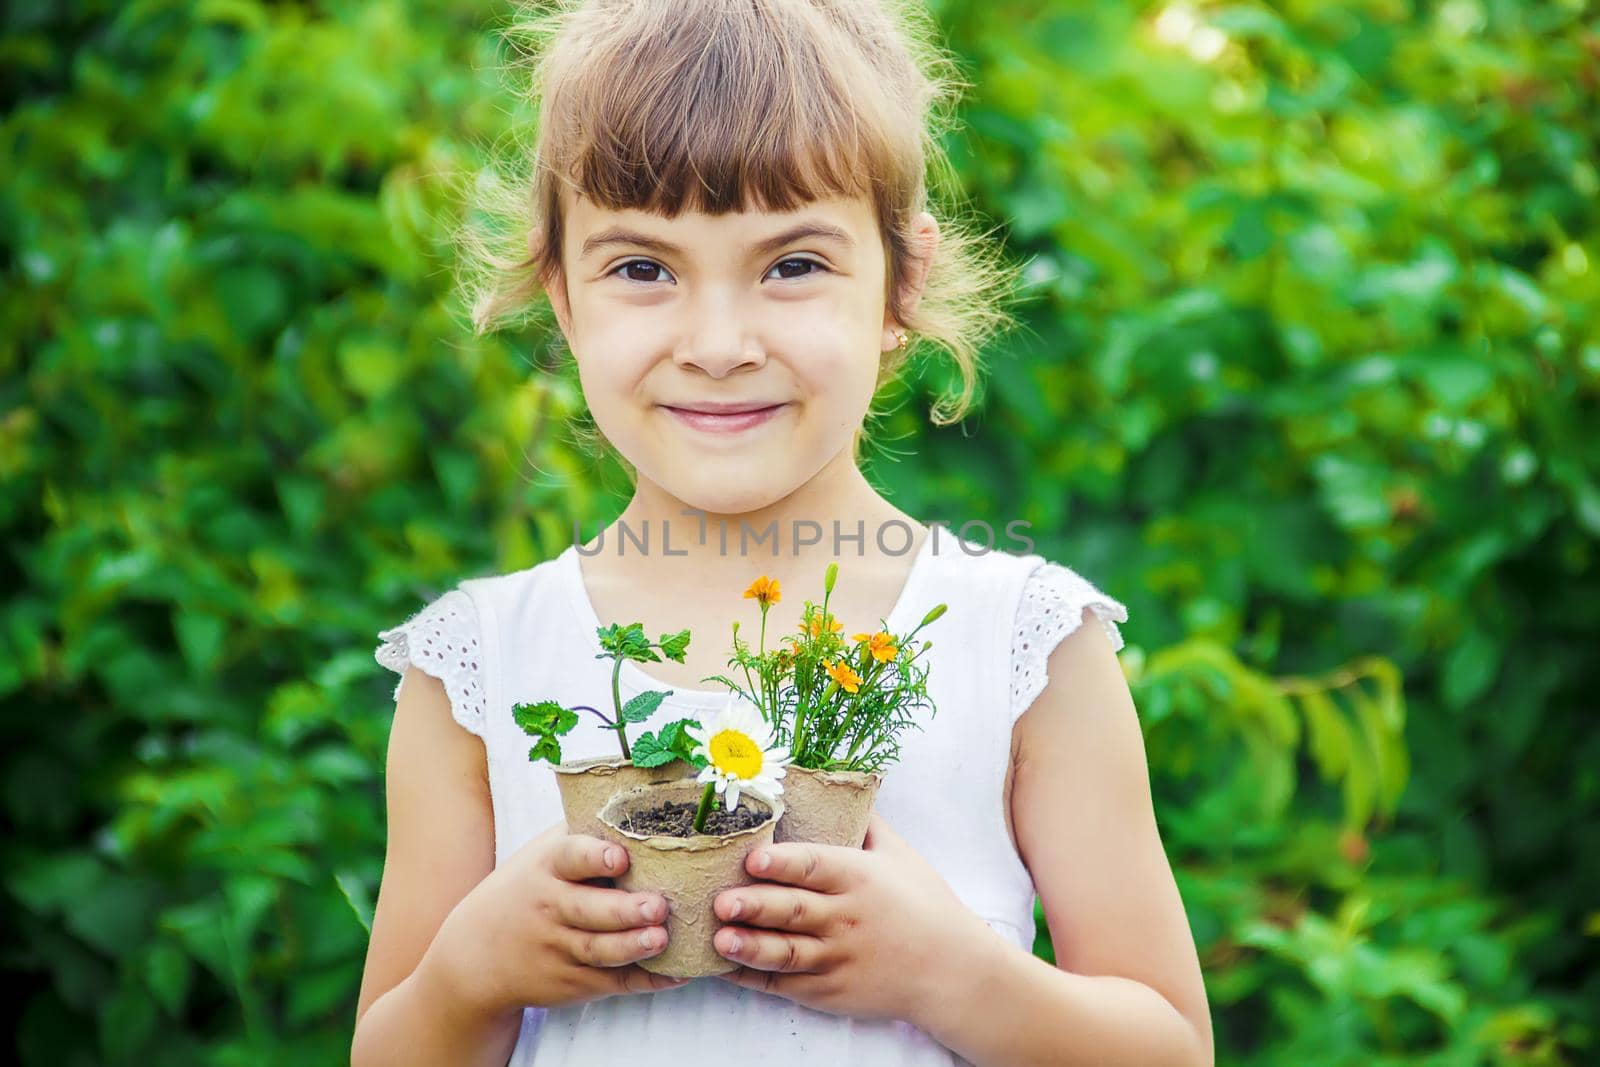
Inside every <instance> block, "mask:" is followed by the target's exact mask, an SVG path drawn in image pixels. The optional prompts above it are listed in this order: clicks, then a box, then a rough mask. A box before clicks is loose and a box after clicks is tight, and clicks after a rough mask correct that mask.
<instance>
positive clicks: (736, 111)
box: [457, 0, 1015, 478]
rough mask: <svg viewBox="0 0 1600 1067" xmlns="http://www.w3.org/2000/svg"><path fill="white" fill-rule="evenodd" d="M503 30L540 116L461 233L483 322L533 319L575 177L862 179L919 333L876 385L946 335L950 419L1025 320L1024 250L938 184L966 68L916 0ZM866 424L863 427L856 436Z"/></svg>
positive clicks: (661, 204) (645, 4)
mask: <svg viewBox="0 0 1600 1067" xmlns="http://www.w3.org/2000/svg"><path fill="white" fill-rule="evenodd" d="M503 32H504V36H505V38H506V40H507V41H508V42H509V43H511V44H512V46H513V48H514V49H515V50H516V51H517V52H518V53H519V54H518V55H517V56H516V57H515V58H514V59H513V61H512V62H511V64H509V66H510V67H511V68H512V69H513V70H514V71H515V70H517V69H521V70H524V71H526V72H527V73H528V75H529V80H528V82H527V83H526V88H522V87H521V86H520V85H519V88H518V92H519V93H520V94H521V95H523V96H524V97H525V99H526V100H527V102H528V103H529V104H531V105H532V106H533V107H534V108H536V109H537V114H538V122H537V125H536V129H535V130H534V131H533V134H534V139H533V143H532V145H531V146H527V147H523V146H519V147H518V149H517V161H516V165H515V166H516V170H517V176H516V177H512V178H507V177H506V176H504V175H503V174H502V172H501V171H500V170H499V169H498V167H497V166H496V165H494V164H491V166H490V167H489V168H488V170H486V171H485V172H484V173H483V174H480V175H479V176H478V181H477V183H476V187H475V188H476V193H475V198H476V201H477V202H476V204H475V205H474V208H475V214H476V216H477V220H476V221H475V222H471V223H469V224H468V225H467V226H465V227H463V228H462V229H461V230H460V231H459V234H458V239H459V241H460V242H461V252H462V254H461V255H460V256H459V257H458V260H457V262H458V267H459V270H460V272H461V273H460V280H461V282H462V285H463V288H464V289H465V291H466V299H467V304H468V307H470V309H471V317H472V325H473V328H474V330H475V331H476V332H477V333H478V334H480V335H481V334H483V333H485V332H488V331H490V330H492V329H495V328H497V327H498V326H500V325H503V324H505V323H507V322H508V321H511V320H513V319H520V318H522V317H523V315H524V313H526V312H528V311H529V310H530V309H531V308H532V305H534V304H535V302H536V298H537V297H538V295H539V294H540V293H542V292H544V291H545V290H546V288H547V287H548V286H549V285H550V284H551V283H553V282H554V281H555V279H556V277H557V273H558V271H559V269H560V267H561V247H562V226H563V219H562V214H561V200H560V192H561V189H562V187H563V185H565V186H566V187H567V188H568V189H569V190H570V191H571V192H574V193H581V194H582V195H584V196H586V197H588V198H589V199H590V200H591V201H592V202H594V203H596V204H598V205H600V206H602V207H607V208H612V209H618V210H620V209H630V208H631V209H637V210H642V211H649V212H652V213H655V214H659V215H662V216H664V217H667V218H674V217H676V216H677V215H678V214H679V213H680V212H682V211H684V210H685V209H691V210H698V211H701V212H704V213H706V214H711V215H720V214H724V213H727V212H730V211H744V210H748V208H747V204H751V203H753V204H754V205H755V208H756V209H757V210H768V211H790V210H794V209H796V208H798V207H801V206H803V205H804V204H805V203H807V202H809V201H812V200H816V199H821V198H824V197H827V196H830V195H837V196H841V197H845V198H853V197H857V196H862V197H865V198H866V199H867V200H868V202H869V203H871V204H872V206H873V207H874V209H875V214H876V218H877V222H878V228H879V233H880V236H881V237H882V240H883V244H884V252H885V260H886V268H885V279H884V281H885V291H886V293H887V299H888V301H889V308H890V311H891V313H892V314H893V316H894V318H895V319H896V321H898V322H901V323H903V324H904V325H905V326H907V327H908V328H909V331H910V333H911V338H912V339H911V341H910V342H909V343H908V345H907V347H906V348H905V349H897V350H893V351H890V352H887V353H884V355H883V358H882V359H881V360H880V365H879V371H878V379H877V384H878V386H879V387H881V386H882V385H884V384H885V383H886V382H888V381H890V380H891V379H892V378H894V377H895V376H896V374H897V372H899V370H900V369H901V368H902V367H903V366H904V365H905V363H906V361H907V359H908V357H909V356H911V355H912V354H913V353H914V352H915V351H917V349H918V346H919V344H920V343H923V342H927V343H931V344H932V345H933V346H935V347H937V348H941V349H943V350H944V351H945V352H946V353H948V355H949V357H950V358H951V359H952V360H953V362H954V365H955V370H956V371H957V373H958V374H959V377H960V381H961V388H960V392H959V394H958V395H954V396H952V395H950V394H949V393H946V394H945V395H943V396H941V397H940V398H939V400H938V401H936V403H935V404H934V407H933V408H932V409H931V410H930V413H929V414H930V417H931V418H932V419H933V421H934V423H935V424H936V425H947V424H949V423H952V422H955V421H957V420H959V419H960V418H961V417H962V416H963V415H964V414H966V412H967V410H968V408H969V406H970V404H971V402H972V397H973V392H974V389H975V387H976V385H977V383H978V378H979V374H980V370H981V366H980V364H981V349H982V347H983V345H984V343H985V342H986V341H987V339H988V338H989V337H990V336H991V335H993V334H994V333H996V332H998V331H999V330H1000V329H1002V328H1004V327H1006V326H1009V325H1010V324H1011V323H1012V320H1011V317H1010V315H1009V314H1008V313H1007V312H1005V311H1004V310H1002V309H1001V307H1000V298H1001V297H1002V296H1003V295H1005V293H1006V292H1007V291H1009V290H1010V287H1011V285H1012V284H1013V282H1014V281H1015V268H1013V267H1011V266H1009V265H1007V264H1005V263H1004V261H1003V260H1002V258H1001V256H1000V254H999V251H998V248H997V247H996V246H994V245H991V244H990V241H989V237H988V234H986V233H981V232H978V231H977V230H976V229H974V228H971V227H970V226H969V225H967V224H965V223H963V222H961V221H960V220H958V219H957V218H956V217H955V214H954V211H953V210H952V211H951V212H949V213H948V214H945V215H941V213H940V212H939V211H937V210H934V207H933V206H932V203H931V197H930V181H931V185H932V190H933V192H935V193H938V194H940V195H941V198H942V197H943V195H944V194H946V193H948V194H949V196H950V199H951V200H952V201H954V199H955V198H956V196H957V195H958V189H959V183H958V180H957V178H956V175H955V173H954V169H953V168H952V167H951V165H950V161H949V158H948V157H947V156H946V155H945V153H944V150H943V148H942V147H941V145H940V142H939V138H940V136H941V135H942V134H943V133H944V132H945V131H946V130H947V129H949V128H950V126H951V125H952V120H951V110H952V108H953V105H954V103H955V101H956V98H957V96H958V95H959V90H960V89H961V88H962V87H964V86H968V85H969V83H967V82H964V81H962V80H961V79H960V77H959V74H958V71H957V68H956V64H955V62H954V60H953V59H951V58H950V57H949V56H948V55H947V54H946V53H945V52H944V51H943V50H942V49H941V48H940V47H939V46H938V45H937V44H936V43H935V33H934V29H933V27H932V24H931V20H930V19H929V18H928V16H927V14H926V12H925V11H924V10H923V9H922V8H921V7H920V5H919V4H918V3H917V0H553V2H552V0H543V2H532V3H529V2H524V3H522V4H521V5H520V7H518V8H517V10H516V11H515V13H514V14H513V16H512V18H511V20H510V23H509V26H508V28H507V29H506V30H505V31H503ZM524 42H525V43H526V46H525V47H524ZM921 211H929V212H930V213H931V214H933V215H934V216H935V218H937V219H938V222H939V228H940V239H939V245H938V249H937V251H936V253H935V256H934V259H933V262H932V263H931V265H930V267H929V273H928V278H927V282H926V286H925V288H924V290H923V293H922V297H921V300H920V301H919V302H918V304H917V305H916V307H915V309H909V310H908V309H907V308H906V307H905V306H904V300H903V297H904V293H903V291H902V287H903V286H904V285H905V284H906V281H907V279H908V277H909V276H910V272H911V270H912V269H913V266H914V264H913V261H912V253H913V251H914V249H913V246H912V240H913V233H912V230H911V228H910V227H911V224H912V222H913V220H914V218H915V216H916V215H917V213H918V212H921ZM535 310H537V309H535ZM557 332H559V331H557ZM874 395H876V390H875V393H874ZM861 440H862V432H861V431H860V430H858V431H857V434H856V438H855V446H856V448H857V449H859V446H860V444H861ZM857 458H858V459H859V454H858V455H857ZM618 459H619V460H620V459H621V457H618ZM621 462H622V465H623V466H624V467H625V468H626V469H627V470H628V473H629V476H630V478H631V477H633V476H634V473H635V472H634V471H633V469H632V467H631V465H629V464H628V463H627V462H626V460H621Z"/></svg>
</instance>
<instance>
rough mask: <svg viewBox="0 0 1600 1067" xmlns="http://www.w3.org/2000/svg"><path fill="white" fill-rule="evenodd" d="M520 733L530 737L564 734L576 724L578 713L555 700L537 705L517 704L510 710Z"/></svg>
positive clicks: (542, 701)
mask: <svg viewBox="0 0 1600 1067" xmlns="http://www.w3.org/2000/svg"><path fill="white" fill-rule="evenodd" d="M511 716H512V718H513V719H515V720H516V723H517V725H518V726H520V727H521V728H522V732H523V733H525V734H530V735H532V736H535V737H537V736H540V735H544V734H564V733H566V732H567V731H568V730H571V729H572V728H573V727H574V726H576V725H577V723H578V713H577V712H575V711H571V710H569V709H567V708H564V707H562V706H561V704H560V702H558V701H555V700H541V701H539V702H538V703H537V704H517V705H515V706H514V707H513V708H512V709H511Z"/></svg>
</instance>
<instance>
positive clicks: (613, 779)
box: [553, 756, 697, 837]
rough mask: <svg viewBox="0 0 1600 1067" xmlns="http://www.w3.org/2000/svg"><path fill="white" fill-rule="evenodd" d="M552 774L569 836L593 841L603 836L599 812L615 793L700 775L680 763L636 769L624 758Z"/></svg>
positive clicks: (566, 766) (558, 768)
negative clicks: (554, 775) (574, 835)
mask: <svg viewBox="0 0 1600 1067" xmlns="http://www.w3.org/2000/svg"><path fill="white" fill-rule="evenodd" d="M553 770H554V771H555V772H556V788H557V789H559V790H560V791H561V811H562V814H563V815H565V816H566V819H567V833H569V834H589V835H591V836H594V837H601V836H603V835H602V833H601V830H602V827H601V826H600V809H601V808H602V807H604V806H605V802H606V801H608V800H610V799H611V795H612V794H613V793H616V792H618V791H620V790H624V789H632V788H633V787H634V786H639V785H654V784H656V783H659V782H675V781H677V780H678V779H680V778H691V779H692V778H693V777H694V776H695V774H696V773H697V772H696V771H695V769H694V767H692V766H690V765H689V764H688V763H685V762H684V761H683V760H681V759H675V760H669V761H667V762H666V763H663V764H662V765H661V766H659V767H635V766H634V765H633V761H632V760H627V759H623V758H622V757H621V756H595V757H592V758H590V759H580V760H573V761H571V762H570V763H558V764H556V765H555V766H554V768H553Z"/></svg>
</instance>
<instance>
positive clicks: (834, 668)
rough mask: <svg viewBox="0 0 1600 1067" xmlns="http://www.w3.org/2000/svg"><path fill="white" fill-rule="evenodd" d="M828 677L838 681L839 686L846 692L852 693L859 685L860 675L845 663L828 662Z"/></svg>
mask: <svg viewBox="0 0 1600 1067" xmlns="http://www.w3.org/2000/svg"><path fill="white" fill-rule="evenodd" d="M828 677H829V678H832V679H833V680H834V681H836V682H838V683H839V688H840V689H843V690H844V691H845V692H846V693H854V692H855V691H856V690H857V689H858V688H860V686H861V675H859V674H857V673H856V672H855V671H853V670H851V669H850V665H849V664H847V663H830V664H828Z"/></svg>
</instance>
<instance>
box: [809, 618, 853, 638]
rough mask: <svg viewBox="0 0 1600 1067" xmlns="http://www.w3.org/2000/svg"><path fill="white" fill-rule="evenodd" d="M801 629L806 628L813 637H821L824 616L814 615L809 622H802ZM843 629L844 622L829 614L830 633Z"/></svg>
mask: <svg viewBox="0 0 1600 1067" xmlns="http://www.w3.org/2000/svg"><path fill="white" fill-rule="evenodd" d="M800 629H802V630H805V631H806V632H807V633H809V634H810V635H811V636H812V637H820V636H821V635H822V616H820V615H817V616H814V617H813V618H812V620H811V621H810V622H809V623H805V622H802V623H801V624H800ZM843 629H844V623H842V622H840V621H839V620H838V619H836V618H834V617H833V616H832V615H829V616H828V632H829V633H830V634H836V633H838V632H839V631H840V630H843Z"/></svg>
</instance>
